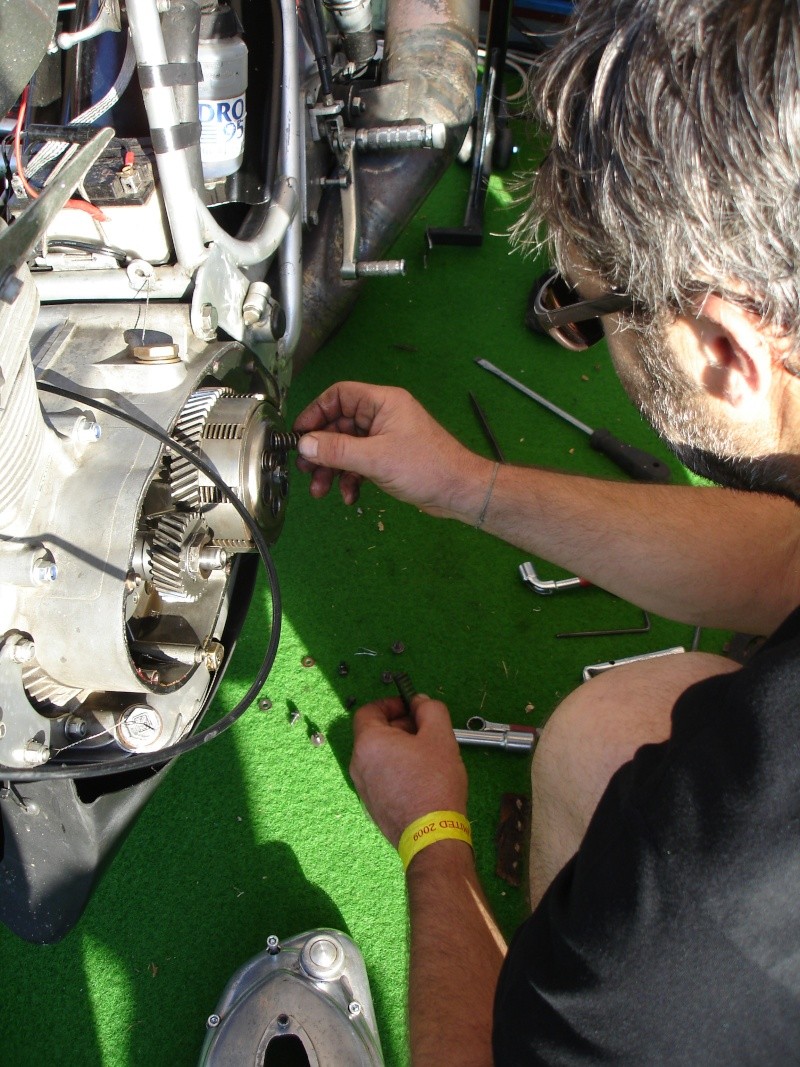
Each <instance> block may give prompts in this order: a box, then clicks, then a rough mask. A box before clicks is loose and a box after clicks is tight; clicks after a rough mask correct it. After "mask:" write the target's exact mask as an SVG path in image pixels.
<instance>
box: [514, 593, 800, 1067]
mask: <svg viewBox="0 0 800 1067" xmlns="http://www.w3.org/2000/svg"><path fill="white" fill-rule="evenodd" d="M493 1042H494V1055H495V1063H496V1065H497V1067H511V1065H516V1064H520V1065H521V1064H525V1065H526V1067H528V1065H530V1064H593V1065H594V1064H600V1063H609V1064H651V1063H652V1064H656V1063H658V1064H664V1065H666V1064H669V1065H672V1064H691V1065H697V1067H707V1065H715V1064H726V1065H730V1064H741V1063H753V1064H770V1065H771V1064H779V1065H784V1064H792V1063H800V609H798V610H797V611H796V612H794V613H793V614H792V615H791V616H790V617H789V619H788V620H787V621H786V622H785V623H784V624H783V625H782V626H781V628H780V629H779V630H778V631H777V632H776V633H775V634H774V635H773V637H772V638H771V639H770V641H768V642H767V643H766V644H765V645H764V646H763V648H762V649H761V650H759V652H758V653H757V654H756V655H755V656H754V657H753V658H752V660H751V661H750V662H749V663H748V664H747V665H746V666H744V667H742V668H741V670H739V671H736V672H735V673H732V674H730V673H727V674H723V675H719V676H718V677H715V678H710V679H708V680H706V681H703V682H700V683H698V684H697V685H694V686H692V687H691V688H690V689H688V690H687V691H686V692H685V693H684V694H683V696H681V698H680V699H679V700H678V702H677V703H676V705H675V709H674V711H673V715H672V736H671V737H670V739H669V740H668V741H666V742H664V743H663V744H658V745H645V746H643V747H642V748H641V749H640V750H639V751H638V752H637V753H636V756H635V757H634V759H633V760H631V762H630V763H627V764H625V765H624V766H623V767H621V768H620V769H619V771H617V773H616V774H615V775H614V777H613V778H612V779H611V782H610V783H609V785H608V788H607V789H606V791H605V793H604V794H603V797H602V799H601V800H600V803H599V805H598V807H597V810H596V812H595V815H594V817H593V819H592V821H591V823H590V825H589V828H588V830H587V833H586V837H585V839H584V841H583V843H582V845H581V847H580V849H579V851H578V853H577V855H576V856H575V857H574V858H573V859H572V860H571V861H570V862H569V863H568V864H567V865H566V866H565V867H564V869H563V870H562V871H561V872H560V874H559V875H558V877H557V878H556V879H555V880H554V881H553V883H552V885H551V886H550V888H549V889H548V891H547V893H546V894H545V896H544V898H543V899H542V902H541V904H540V905H539V907H538V908H537V909H536V911H535V912H534V913H533V914H532V915H531V917H530V918H529V919H528V920H527V921H526V922H525V923H523V925H522V926H521V927H520V928H519V930H518V931H517V933H516V934H515V936H514V939H513V941H512V943H511V946H510V948H509V952H508V957H507V959H506V962H505V964H504V967H503V971H502V973H501V975H500V981H499V984H498V988H497V997H496V1001H495V1025H494V1037H493Z"/></svg>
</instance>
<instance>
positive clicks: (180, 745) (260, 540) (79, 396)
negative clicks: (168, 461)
mask: <svg viewBox="0 0 800 1067" xmlns="http://www.w3.org/2000/svg"><path fill="white" fill-rule="evenodd" d="M36 386H37V388H38V389H39V390H40V391H41V392H43V393H53V394H54V395H55V396H61V397H64V398H65V399H66V400H73V401H75V402H76V403H79V404H87V405H89V406H90V407H92V408H96V409H97V410H98V411H102V412H103V413H104V414H105V415H110V416H111V417H112V418H116V419H119V420H120V421H121V422H126V423H128V425H130V426H135V427H136V428H137V429H138V430H141V431H142V433H146V434H148V435H149V436H150V437H154V438H155V439H156V440H157V441H160V442H161V444H162V445H165V446H166V447H167V448H171V449H172V450H173V451H174V452H177V453H178V455H179V456H182V457H183V459H185V460H187V462H189V463H192V464H193V465H194V466H195V467H196V468H197V469H198V470H199V471H200V472H201V474H204V475H205V476H206V478H208V479H209V481H210V482H212V484H213V485H214V486H216V488H217V489H219V490H220V492H221V493H223V494H224V495H225V496H226V497H227V499H228V500H229V501H230V503H231V504H232V505H233V507H234V509H235V511H236V512H237V514H238V515H239V517H240V518H241V520H242V522H244V524H245V525H246V526H247V528H248V530H249V531H250V534H251V536H252V538H253V541H254V543H255V546H256V550H257V552H258V554H259V556H260V557H261V560H262V562H263V564H264V567H265V568H266V571H267V577H268V578H269V593H270V602H271V606H272V623H271V628H270V639H269V643H268V645H267V649H266V652H265V653H264V658H263V660H262V661H261V666H260V667H259V669H258V672H257V674H256V676H255V679H254V680H253V683H252V685H251V686H250V688H249V689H248V690H247V692H246V693H245V695H244V696H243V697H242V699H241V700H240V701H239V703H238V704H236V705H235V707H234V708H232V709H231V711H229V712H228V714H227V715H224V716H223V717H222V718H221V719H220V720H219V721H218V722H216V723H214V725H213V726H209V727H207V729H205V730H201V731H200V733H198V734H194V735H193V736H191V737H187V738H185V739H184V740H183V741H178V742H177V743H176V744H174V745H169V746H168V747H167V748H164V749H161V751H160V752H142V753H140V754H139V755H137V756H123V757H121V758H119V759H112V760H104V761H102V762H99V763H76V764H69V763H61V764H58V765H55V764H54V763H53V761H52V760H51V761H50V763H48V764H46V765H45V766H43V767H37V768H35V769H31V770H29V771H26V770H24V769H21V768H18V767H6V766H5V765H3V764H0V781H4V782H41V781H46V780H49V779H51V778H100V777H102V776H103V775H107V774H113V773H115V772H117V771H136V770H143V769H145V768H155V767H159V766H161V764H163V763H167V762H169V760H172V759H174V758H175V757H176V756H182V755H184V753H186V752H191V751H193V750H194V749H196V748H200V746H201V745H204V744H207V743H208V742H209V741H213V740H214V739H215V738H216V737H218V736H219V735H220V734H221V733H223V732H224V731H225V730H227V729H228V728H229V727H230V726H232V725H233V724H234V723H235V722H236V720H237V719H239V718H241V716H242V715H243V714H244V712H245V711H246V710H247V708H248V707H249V706H250V705H251V704H252V702H253V700H254V699H255V697H256V695H257V694H258V693H259V692H260V691H261V687H262V686H263V685H264V682H265V681H266V679H267V675H268V674H269V672H270V670H271V669H272V664H273V663H274V662H275V656H276V654H277V651H278V642H279V640H280V634H281V595H280V587H279V585H278V574H277V571H276V570H275V564H274V563H273V560H272V556H271V555H270V551H269V547H268V546H267V542H266V540H265V539H264V535H263V534H262V532H261V530H260V529H259V527H258V524H257V523H256V522H255V520H254V519H253V517H252V516H251V515H250V512H249V511H248V510H247V508H246V507H245V506H244V504H243V503H242V502H241V500H240V499H239V497H238V496H237V495H236V493H234V492H233V491H232V489H231V488H230V486H229V485H227V484H226V483H225V482H224V481H223V480H222V478H220V476H219V474H218V473H217V471H216V470H215V468H214V467H212V466H211V465H210V464H209V463H207V462H206V461H205V460H204V459H202V458H201V457H200V456H197V455H195V454H194V453H193V452H192V451H190V450H189V449H188V448H186V447H185V446H184V445H182V444H181V443H180V442H179V441H176V440H175V439H174V438H173V437H170V435H169V434H168V433H165V432H164V431H163V430H161V429H160V428H158V427H155V426H150V425H149V424H148V423H147V422H145V421H144V420H143V419H140V418H138V417H137V416H135V415H131V414H129V413H128V412H127V411H121V410H120V409H119V408H115V407H112V406H111V405H110V404H105V403H103V402H102V401H101V400H96V399H94V398H93V397H88V396H85V395H84V394H83V393H79V392H76V391H74V390H72V389H64V388H62V387H61V386H58V385H52V384H50V383H49V382H43V381H37V383H36ZM206 710H207V705H205V706H204V707H203V708H202V709H201V711H200V715H199V716H198V718H201V717H202V715H203V714H205V712H206Z"/></svg>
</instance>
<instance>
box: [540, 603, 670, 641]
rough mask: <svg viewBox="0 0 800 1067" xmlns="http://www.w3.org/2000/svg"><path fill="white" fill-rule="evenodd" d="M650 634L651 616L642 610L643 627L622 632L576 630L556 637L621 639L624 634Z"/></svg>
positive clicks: (624, 629) (625, 629) (635, 627)
mask: <svg viewBox="0 0 800 1067" xmlns="http://www.w3.org/2000/svg"><path fill="white" fill-rule="evenodd" d="M647 633H650V616H649V615H648V614H647V612H646V611H645V610H644V608H642V625H641V626H626V627H624V628H623V629H621V630H574V631H571V632H570V633H563V634H556V637H620V636H622V635H624V634H647Z"/></svg>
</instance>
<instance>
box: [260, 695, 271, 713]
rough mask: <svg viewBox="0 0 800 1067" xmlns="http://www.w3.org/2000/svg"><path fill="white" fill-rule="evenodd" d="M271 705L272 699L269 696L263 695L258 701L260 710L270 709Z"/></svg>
mask: <svg viewBox="0 0 800 1067" xmlns="http://www.w3.org/2000/svg"><path fill="white" fill-rule="evenodd" d="M271 707H272V701H271V700H270V699H269V697H262V698H261V700H259V702H258V710H259V711H269V710H270V708H271Z"/></svg>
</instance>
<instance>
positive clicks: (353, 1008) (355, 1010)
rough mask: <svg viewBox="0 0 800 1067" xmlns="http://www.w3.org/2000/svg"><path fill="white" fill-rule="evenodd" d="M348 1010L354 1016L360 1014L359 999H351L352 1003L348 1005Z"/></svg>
mask: <svg viewBox="0 0 800 1067" xmlns="http://www.w3.org/2000/svg"><path fill="white" fill-rule="evenodd" d="M347 1010H348V1012H349V1013H350V1014H351V1015H353V1016H355V1015H360V1014H361V1005H360V1004H359V1003H358V1001H357V1000H351V1001H350V1003H349V1004H348V1005H347Z"/></svg>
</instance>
